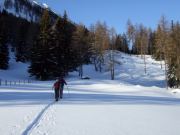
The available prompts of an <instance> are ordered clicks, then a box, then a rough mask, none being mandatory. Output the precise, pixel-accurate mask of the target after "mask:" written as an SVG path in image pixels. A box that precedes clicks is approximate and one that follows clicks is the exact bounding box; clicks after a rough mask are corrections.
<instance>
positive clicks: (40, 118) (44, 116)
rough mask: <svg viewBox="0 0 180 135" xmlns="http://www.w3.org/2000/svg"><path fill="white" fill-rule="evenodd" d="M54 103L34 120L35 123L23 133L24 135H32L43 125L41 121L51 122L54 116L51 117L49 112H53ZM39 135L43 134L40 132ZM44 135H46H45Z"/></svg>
mask: <svg viewBox="0 0 180 135" xmlns="http://www.w3.org/2000/svg"><path fill="white" fill-rule="evenodd" d="M54 103H55V102H54V101H53V102H51V103H49V104H48V105H46V106H45V107H44V108H43V109H42V110H41V112H40V113H39V114H38V115H37V117H36V118H35V119H34V120H33V122H32V123H31V124H30V125H29V126H28V127H27V128H26V129H25V130H24V131H23V133H22V135H30V134H31V133H32V131H33V129H37V128H38V127H39V126H40V125H41V121H43V119H46V120H48V121H49V120H50V119H51V118H53V115H52V114H51V115H49V114H48V112H49V111H52V110H50V108H51V107H52V106H53V105H54ZM38 134H41V132H39V133H38ZM43 135H46V133H43Z"/></svg>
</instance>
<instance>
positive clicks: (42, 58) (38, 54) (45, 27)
mask: <svg viewBox="0 0 180 135" xmlns="http://www.w3.org/2000/svg"><path fill="white" fill-rule="evenodd" d="M50 26H51V25H50V16H49V12H48V10H45V11H44V13H43V16H42V19H41V22H40V34H39V36H38V38H37V40H36V42H35V44H34V46H33V48H32V54H31V65H30V67H29V73H30V74H31V76H35V77H36V78H37V79H40V80H47V79H48V78H49V77H51V74H52V72H51V66H52V65H53V64H54V62H53V61H52V60H51V57H50V53H49V49H51V48H50V46H49V45H50V35H49V30H50Z"/></svg>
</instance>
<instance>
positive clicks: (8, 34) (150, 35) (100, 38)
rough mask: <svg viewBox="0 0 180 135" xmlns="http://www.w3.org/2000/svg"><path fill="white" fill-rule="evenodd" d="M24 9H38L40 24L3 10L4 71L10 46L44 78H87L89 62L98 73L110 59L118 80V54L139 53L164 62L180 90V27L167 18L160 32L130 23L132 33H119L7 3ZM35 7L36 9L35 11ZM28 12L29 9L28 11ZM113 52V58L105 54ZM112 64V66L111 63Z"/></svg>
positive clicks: (0, 62)
mask: <svg viewBox="0 0 180 135" xmlns="http://www.w3.org/2000/svg"><path fill="white" fill-rule="evenodd" d="M13 4H14V5H15V7H16V10H17V12H20V11H19V10H21V5H26V6H25V7H26V10H27V13H28V10H31V8H33V12H35V9H36V8H37V14H38V15H37V16H39V15H40V14H41V15H40V16H42V17H41V19H40V20H39V21H37V22H36V21H32V20H33V19H32V20H31V21H30V20H28V19H22V18H21V17H16V16H14V15H12V14H10V13H7V12H6V11H5V10H3V11H2V12H1V13H0V69H7V68H8V60H9V51H8V49H10V48H9V47H10V46H8V45H11V49H12V50H13V51H14V52H15V56H16V61H20V62H30V63H31V64H30V67H29V70H28V71H29V73H30V75H31V76H35V77H36V78H37V79H40V80H47V79H51V78H55V77H58V76H66V75H67V74H68V72H69V71H74V70H78V71H79V76H80V77H83V64H85V63H86V64H87V63H92V64H94V68H95V70H96V71H99V72H102V70H103V67H104V65H105V61H107V60H105V58H106V59H109V61H108V64H109V71H110V73H111V79H112V80H113V79H115V72H114V65H115V64H116V63H115V60H114V53H113V50H119V51H121V52H125V53H129V54H138V55H140V57H141V58H142V59H143V60H144V72H145V73H146V72H147V71H146V70H147V69H146V55H147V54H148V55H152V56H153V58H155V59H156V60H160V61H161V62H160V63H161V68H164V69H165V77H166V82H167V87H168V86H169V87H180V24H179V22H173V21H172V22H171V23H169V22H168V21H167V20H166V19H165V17H162V18H161V19H160V21H159V24H158V26H157V29H155V30H152V29H150V28H147V27H145V26H144V25H143V24H136V25H134V24H132V23H131V21H130V20H128V22H127V32H126V33H123V34H117V33H116V31H115V29H114V28H108V26H107V25H106V23H101V22H97V23H96V24H93V25H91V26H90V28H89V29H88V28H86V27H85V26H84V25H83V24H75V23H73V22H71V21H70V20H69V19H68V16H67V14H66V12H65V13H64V15H63V16H62V17H60V16H59V17H58V16H56V15H55V14H54V13H53V12H51V11H50V10H49V9H42V8H38V6H37V7H36V6H35V8H34V7H33V6H32V4H31V3H29V2H28V1H27V2H26V1H24V0H20V1H16V0H15V1H14V3H12V1H11V0H6V1H5V6H6V7H7V8H10V7H11V6H14V5H13ZM31 6H32V7H31ZM23 10H24V8H23ZM107 50H110V51H109V54H108V55H109V56H108V57H105V54H106V52H107ZM106 64H107V63H106Z"/></svg>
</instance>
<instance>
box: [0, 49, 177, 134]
mask: <svg viewBox="0 0 180 135" xmlns="http://www.w3.org/2000/svg"><path fill="white" fill-rule="evenodd" d="M12 56H13V55H11V57H12ZM115 59H116V61H118V62H117V64H116V66H115V69H116V71H115V73H116V75H115V80H114V81H112V80H110V72H109V71H108V70H107V68H104V70H103V72H102V73H99V72H95V71H94V67H93V66H92V65H85V66H84V76H89V77H90V78H91V79H90V80H82V79H79V78H78V73H77V72H72V73H70V74H69V76H68V77H67V78H66V81H67V83H68V86H65V89H64V98H63V100H61V101H59V102H56V103H55V102H54V95H53V90H52V84H53V82H54V81H45V82H40V81H34V82H32V83H30V84H20V85H11V86H5V85H2V86H0V119H1V121H3V122H1V123H0V133H1V134H3V135H10V134H13V135H19V134H22V135H27V134H28V135H59V134H62V135H126V134H127V135H179V134H180V126H179V125H180V117H178V116H179V114H180V98H179V97H178V95H176V94H172V93H171V92H170V91H167V90H166V89H165V87H164V86H165V81H164V80H165V78H164V71H163V70H162V69H161V68H160V65H159V62H157V61H154V60H153V59H152V58H151V57H150V56H147V74H145V73H144V64H143V60H142V59H141V58H140V56H130V55H126V54H123V53H119V52H117V53H116V57H115ZM27 67H28V64H24V65H22V63H15V61H13V59H12V60H11V64H10V70H8V71H3V70H0V76H1V77H2V76H3V77H4V78H6V79H12V80H14V79H17V80H18V79H27V77H28V73H27V71H26V69H27ZM14 71H16V72H14Z"/></svg>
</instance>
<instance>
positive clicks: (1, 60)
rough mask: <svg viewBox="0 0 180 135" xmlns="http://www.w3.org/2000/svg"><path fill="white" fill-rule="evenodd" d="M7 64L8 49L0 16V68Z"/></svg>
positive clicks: (5, 67)
mask: <svg viewBox="0 0 180 135" xmlns="http://www.w3.org/2000/svg"><path fill="white" fill-rule="evenodd" d="M8 66H9V49H8V45H7V33H6V27H5V23H4V20H3V18H1V16H0V69H7V68H8Z"/></svg>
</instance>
